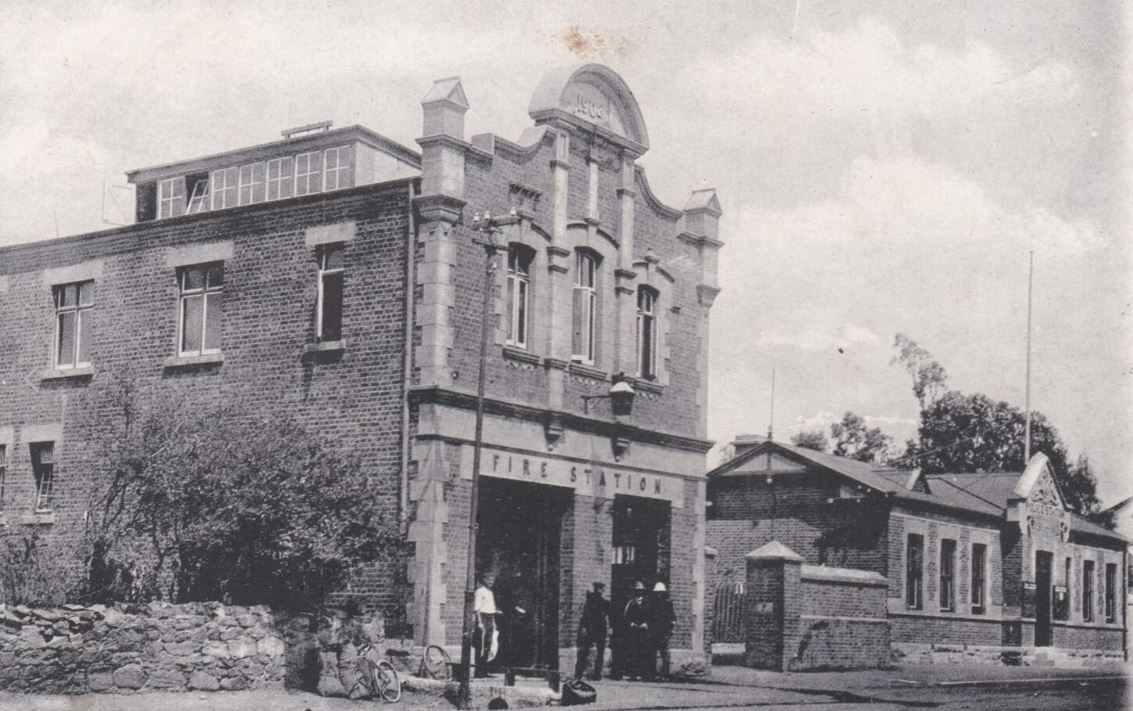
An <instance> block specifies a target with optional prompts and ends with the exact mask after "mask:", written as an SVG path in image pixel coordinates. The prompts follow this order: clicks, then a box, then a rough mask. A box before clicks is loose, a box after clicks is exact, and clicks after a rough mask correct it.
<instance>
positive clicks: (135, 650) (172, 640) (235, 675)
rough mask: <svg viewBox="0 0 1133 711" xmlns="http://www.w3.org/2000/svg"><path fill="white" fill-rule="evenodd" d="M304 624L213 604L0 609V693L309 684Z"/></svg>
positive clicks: (311, 645) (311, 643)
mask: <svg viewBox="0 0 1133 711" xmlns="http://www.w3.org/2000/svg"><path fill="white" fill-rule="evenodd" d="M316 651H317V642H316V640H315V635H314V633H313V632H312V631H311V625H310V619H309V618H306V617H301V616H300V617H292V618H286V617H283V616H281V615H278V614H274V613H272V612H271V611H270V610H268V609H267V608H265V607H262V606H256V607H235V606H227V605H221V604H218V603H190V604H184V605H171V604H167V603H150V604H149V605H125V606H110V607H107V606H103V605H92V606H89V607H85V606H81V605H64V606H63V607H61V608H56V609H29V608H27V607H24V606H14V607H9V606H4V605H0V690H4V691H11V692H29V693H51V694H60V693H65V694H82V693H88V692H103V693H135V692H147V691H190V690H192V691H216V690H220V689H232V690H239V689H262V688H282V687H283V686H284V685H285V682H286V683H287V685H289V686H309V685H310V682H311V681H312V679H311V678H308V677H309V676H310V675H311V674H312V673H313V674H315V675H316V676H317V668H315V669H312V668H311V667H312V665H313V663H314V662H316V661H317V658H318V657H317V654H316Z"/></svg>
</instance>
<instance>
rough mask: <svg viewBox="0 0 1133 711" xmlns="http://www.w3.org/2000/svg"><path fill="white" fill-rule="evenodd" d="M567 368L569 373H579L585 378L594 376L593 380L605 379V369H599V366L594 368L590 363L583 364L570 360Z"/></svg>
mask: <svg viewBox="0 0 1133 711" xmlns="http://www.w3.org/2000/svg"><path fill="white" fill-rule="evenodd" d="M569 370H570V372H571V373H574V374H576V375H581V376H583V377H587V378H594V379H595V380H605V379H606V371H604V370H601V369H600V368H595V367H594V366H592V365H583V364H582V363H578V362H571V364H570V368H569Z"/></svg>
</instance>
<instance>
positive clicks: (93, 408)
mask: <svg viewBox="0 0 1133 711" xmlns="http://www.w3.org/2000/svg"><path fill="white" fill-rule="evenodd" d="M422 106H423V129H422V131H421V138H419V139H418V141H417V143H418V146H416V147H409V146H403V145H399V144H397V143H396V142H394V141H391V140H389V139H387V138H385V137H384V136H382V135H380V134H379V133H376V132H374V131H371V130H369V129H366V128H363V127H360V126H350V127H346V128H337V129H335V128H332V127H331V126H330V125H329V123H327V124H318V125H313V126H307V127H302V128H301V129H297V130H292V131H286V132H285V133H284V137H283V139H282V140H279V141H275V142H272V143H266V144H263V145H257V146H253V147H249V148H241V149H237V150H230V151H227V152H223V153H217V154H215V155H209V156H205V157H198V158H191V159H188V160H184V161H180V162H176V163H170V164H166V165H159V166H154V167H149V168H143V169H139V170H134V171H131V172H129V173H128V177H129V180H130V182H131V183H133V185H134V186H135V189H136V205H137V207H136V221H135V224H132V225H130V226H126V227H121V228H115V229H109V230H105V231H100V232H96V233H91V234H84V235H76V236H70V237H64V238H61V239H53V240H45V241H41V242H35V243H31V244H26V245H19V246H14V247H7V248H4V249H0V353H3V358H2V359H0V482H2V484H0V492H2V493H0V525H2V526H4V527H5V528H6V530H8V531H9V532H18V531H20V530H31V529H33V528H34V530H37V531H40V532H41V533H45V534H46V535H48V536H51V537H56V538H60V539H64V540H65V539H66V538H67V537H68V536H72V535H77V531H78V530H79V529H80V528H81V525H82V521H83V518H84V513H85V509H84V507H85V506H86V505H88V498H87V496H86V494H87V492H88V491H89V489H90V487H91V486H92V484H93V483H95V482H97V480H98V477H99V473H100V461H99V459H98V456H97V453H98V451H99V446H98V445H99V443H100V442H101V441H102V440H101V438H103V437H106V436H107V432H108V430H107V427H106V426H105V424H106V422H108V421H109V419H108V418H110V417H111V415H112V412H113V410H112V408H113V403H114V402H115V401H116V398H118V397H119V396H120V394H121V392H122V391H123V388H124V387H126V386H128V389H129V391H130V392H131V394H132V397H135V398H137V399H138V400H139V402H140V405H141V407H142V409H145V408H150V409H153V408H159V407H180V408H192V407H201V406H205V405H208V404H214V403H217V402H223V401H224V400H225V399H226V398H231V397H237V396H239V397H251V398H254V401H255V402H256V403H257V406H259V407H260V408H262V411H263V412H264V413H266V414H269V415H270V413H273V412H276V413H287V414H289V415H291V416H293V417H295V418H297V419H299V420H300V421H301V422H302V423H304V424H305V425H306V426H307V427H309V428H310V429H312V430H313V431H316V432H321V433H324V434H326V436H328V437H330V438H332V439H334V440H336V441H338V442H339V443H341V445H342V446H343V447H345V448H348V449H349V450H351V451H352V452H353V453H354V454H356V455H357V456H358V457H359V458H360V459H361V461H362V462H363V464H364V467H365V469H366V473H367V475H368V476H370V477H373V478H374V479H376V480H377V481H378V482H379V486H378V487H377V490H378V492H379V494H378V495H379V496H381V497H382V502H383V505H384V507H385V510H386V511H387V513H388V515H389V516H390V517H391V519H392V518H396V519H397V520H399V521H400V522H401V524H402V526H403V531H404V534H405V540H406V543H407V545H406V548H405V550H406V551H407V553H406V555H405V557H404V558H403V559H402V560H400V562H399V563H398V564H396V565H395V566H394V568H395V569H392V570H391V569H384V568H383V569H378V568H375V569H373V570H372V571H369V573H368V574H366V575H364V576H362V577H361V578H360V579H358V580H357V581H355V583H354V584H353V588H352V589H353V591H354V592H356V593H360V594H363V595H365V596H367V597H368V599H369V600H371V601H373V604H376V605H377V606H379V607H380V608H381V609H382V610H383V611H384V612H385V614H386V615H387V617H389V618H390V619H391V620H393V621H400V622H402V623H404V625H405V627H406V628H407V629H408V630H410V631H411V634H412V636H413V637H414V638H415V639H416V641H417V642H418V643H440V644H446V645H449V646H450V647H453V648H455V646H456V645H458V644H459V638H460V629H461V611H462V595H463V588H464V576H465V569H466V565H467V561H468V555H469V550H468V545H467V532H468V528H469V520H468V517H469V509H470V503H471V502H470V489H471V473H472V450H473V442H474V439H475V431H474V419H475V418H474V413H475V408H476V397H475V394H476V390H477V374H478V371H479V367H480V362H479V340H480V337H479V336H480V328H481V323H482V317H483V316H484V314H483V312H482V309H481V306H480V305H481V302H482V298H481V295H482V288H483V287H482V284H483V279H484V276H483V275H484V272H485V259H486V256H485V250H484V249H483V247H482V246H481V245H479V244H477V243H476V242H475V240H476V239H482V238H484V237H485V234H484V233H477V232H476V231H475V230H474V229H472V225H471V222H472V220H471V217H472V215H473V214H474V213H490V214H491V215H497V216H498V215H507V214H509V213H510V212H511V211H512V210H514V214H515V215H516V216H517V217H518V220H515V221H510V222H512V224H509V225H507V226H505V227H501V228H499V229H498V230H497V231H496V233H495V234H493V235H489V236H490V237H492V238H494V239H495V240H498V241H499V243H500V244H501V245H502V251H501V252H500V253H499V256H498V257H497V258H496V259H497V260H498V263H497V264H496V268H495V270H494V271H493V272H492V277H491V279H492V283H491V286H490V296H489V300H488V303H489V312H488V314H487V318H488V323H489V327H490V331H489V349H488V353H487V359H486V363H485V367H486V398H485V404H484V411H485V418H484V425H483V437H482V441H483V459H482V480H481V485H480V498H479V501H478V509H479V545H478V546H477V559H476V566H477V568H479V569H480V570H482V571H491V572H494V573H495V574H496V577H497V583H496V589H497V596H498V597H507V598H508V599H509V600H512V601H514V602H515V606H516V607H522V608H523V609H525V610H526V611H527V613H526V617H523V618H521V619H517V621H516V623H515V638H514V644H515V647H516V654H515V656H514V658H513V661H515V662H516V663H522V664H529V665H552V664H554V663H555V662H556V661H557V659H558V657H559V656H560V655H565V656H570V655H571V654H572V653H573V650H572V649H571V648H572V647H573V645H574V637H575V625H576V624H577V616H578V611H579V610H580V608H581V604H582V601H583V598H584V593H585V591H586V590H588V589H589V588H590V586H591V583H592V582H594V581H603V582H606V583H607V584H608V585H609V586H610V591H611V597H612V598H613V600H614V603H615V606H617V605H618V604H619V603H620V602H623V601H624V600H625V599H626V596H627V593H628V590H629V589H630V588H631V587H632V585H633V583H634V582H636V581H638V580H640V581H642V582H644V583H646V584H647V585H649V586H652V585H653V584H654V583H655V582H664V583H666V584H667V585H668V586H669V587H670V589H671V590H672V597H673V600H674V604H675V606H676V609H677V617H678V623H677V628H676V630H675V633H674V639H673V647H674V650H679V651H675V655H676V656H678V657H692V658H700V657H702V650H703V649H704V641H705V637H704V619H703V614H702V611H703V608H704V600H705V561H704V554H703V551H704V546H705V520H704V509H705V500H706V499H705V497H706V489H705V478H704V471H705V469H706V452H707V450H708V449H709V446H710V443H709V442H708V441H706V436H705V398H706V392H707V388H706V372H707V367H706V365H707V348H708V317H709V312H710V309H711V306H712V303H713V299H714V298H715V296H716V294H717V293H718V291H719V289H718V287H717V283H716V263H717V252H718V250H719V248H720V247H721V242H720V241H719V235H718V228H717V224H718V219H719V217H720V215H721V210H720V205H719V203H718V201H717V198H716V195H715V192H714V191H713V190H710V189H706V190H698V191H695V192H693V193H692V194H691V195H689V196H688V197H687V201H686V202H685V204H684V205H683V206H681V207H679V208H677V207H672V206H669V205H666V204H664V203H662V202H661V201H660V200H659V199H658V198H657V197H656V196H655V195H654V194H653V192H652V191H651V190H650V187H649V182H648V180H647V179H646V174H645V171H644V169H643V168H642V167H641V166H640V165H639V164H638V160H639V159H640V158H641V157H642V156H643V155H644V154H645V153H646V152H647V151H648V150H649V148H650V142H649V136H648V133H647V131H646V126H645V122H644V119H643V117H642V114H641V111H640V109H639V107H638V104H637V102H636V100H635V99H634V96H633V94H632V92H631V91H630V89H629V87H628V86H627V85H626V84H625V82H624V81H623V80H622V79H621V78H620V77H619V76H618V75H617V74H615V73H614V72H612V71H610V70H609V69H608V68H606V67H604V66H600V65H596V64H588V65H582V66H578V67H571V68H567V69H563V70H558V71H554V72H551V73H550V74H548V75H547V76H546V78H545V79H544V80H543V81H542V82H541V83H540V84H539V85H538V86H537V87H536V88H535V90H534V93H533V96H532V99H531V102H530V106H529V108H528V111H529V114H530V116H531V119H532V121H533V124H532V125H531V127H530V128H528V129H527V130H525V131H524V132H523V134H522V135H521V136H519V137H518V138H516V139H514V140H512V139H507V138H502V137H499V136H495V135H488V134H485V135H478V136H472V137H470V138H469V137H466V136H465V132H464V114H465V113H466V112H467V111H468V110H469V108H470V107H469V102H468V101H467V98H466V96H465V93H464V89H463V87H462V85H461V82H460V80H459V79H457V78H450V79H444V80H440V81H437V82H436V83H435V84H434V85H433V87H432V88H431V89H430V90H429V91H427V92H426V95H425V97H424V100H423V101H422ZM662 150H665V149H664V148H663V149H662ZM620 373H624V374H625V375H626V376H627V378H628V382H629V383H631V384H632V387H633V388H634V390H635V391H636V398H635V401H634V404H633V409H632V413H631V414H629V415H628V416H615V415H614V414H613V412H612V411H611V409H610V402H609V401H608V400H603V399H596V398H590V397H584V396H596V395H599V396H600V395H604V394H606V393H607V392H608V391H609V389H610V387H611V384H612V382H613V380H614V377H615V376H616V375H618V374H620Z"/></svg>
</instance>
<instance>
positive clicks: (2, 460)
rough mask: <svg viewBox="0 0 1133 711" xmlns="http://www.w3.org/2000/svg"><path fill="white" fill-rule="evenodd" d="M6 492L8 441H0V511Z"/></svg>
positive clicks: (2, 507) (2, 508)
mask: <svg viewBox="0 0 1133 711" xmlns="http://www.w3.org/2000/svg"><path fill="white" fill-rule="evenodd" d="M7 493H8V443H7V442H0V511H3V510H4V500H5V499H6V498H7Z"/></svg>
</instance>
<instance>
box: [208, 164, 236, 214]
mask: <svg viewBox="0 0 1133 711" xmlns="http://www.w3.org/2000/svg"><path fill="white" fill-rule="evenodd" d="M221 178H223V180H221ZM239 204H240V168H239V167H238V166H232V167H229V168H217V169H216V170H213V171H210V172H209V210H227V209H228V208H230V207H237V206H238V205H239Z"/></svg>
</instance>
